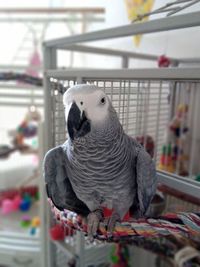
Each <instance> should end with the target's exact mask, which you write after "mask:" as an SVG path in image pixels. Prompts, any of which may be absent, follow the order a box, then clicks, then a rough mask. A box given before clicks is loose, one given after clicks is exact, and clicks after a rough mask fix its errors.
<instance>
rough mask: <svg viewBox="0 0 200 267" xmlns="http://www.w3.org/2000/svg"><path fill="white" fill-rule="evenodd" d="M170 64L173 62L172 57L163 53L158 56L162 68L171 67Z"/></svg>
mask: <svg viewBox="0 0 200 267" xmlns="http://www.w3.org/2000/svg"><path fill="white" fill-rule="evenodd" d="M170 64H171V61H170V59H169V58H168V57H166V56H165V55H162V56H160V57H159V58H158V66H159V67H160V68H167V67H169V65H170Z"/></svg>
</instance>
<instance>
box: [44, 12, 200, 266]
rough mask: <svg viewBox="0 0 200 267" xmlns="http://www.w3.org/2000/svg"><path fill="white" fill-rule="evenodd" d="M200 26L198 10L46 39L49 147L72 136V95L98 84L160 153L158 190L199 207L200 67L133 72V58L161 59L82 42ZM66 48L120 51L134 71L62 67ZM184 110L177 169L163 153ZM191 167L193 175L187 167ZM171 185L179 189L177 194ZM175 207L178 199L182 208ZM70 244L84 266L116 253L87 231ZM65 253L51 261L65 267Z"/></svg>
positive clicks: (132, 129) (127, 126)
mask: <svg viewBox="0 0 200 267" xmlns="http://www.w3.org/2000/svg"><path fill="white" fill-rule="evenodd" d="M199 25H200V23H199V12H196V13H193V14H184V15H180V16H176V17H169V18H164V19H158V20H157V21H154V20H152V21H149V22H144V23H137V24H135V25H127V26H124V27H118V28H113V29H108V30H104V31H99V32H93V33H87V34H84V35H78V36H72V37H69V38H60V39H57V40H52V41H48V42H46V43H45V49H44V63H45V64H44V65H45V79H44V86H45V107H46V108H45V118H46V125H45V131H46V132H45V144H46V145H45V148H46V150H48V149H50V148H52V147H55V146H57V145H60V144H62V143H63V142H64V141H65V140H66V138H67V132H66V123H65V117H64V107H63V102H62V98H63V94H64V92H65V91H66V90H67V89H68V88H69V87H71V86H73V85H75V84H80V83H85V84H95V85H97V86H98V87H100V88H101V89H102V90H104V91H105V93H106V94H107V95H108V96H109V98H110V100H111V102H112V104H113V106H114V108H115V109H116V111H117V114H118V117H119V120H120V122H121V124H122V126H123V128H124V131H125V132H126V133H127V134H128V135H130V136H131V137H133V138H137V139H138V141H139V142H141V143H142V144H143V145H144V147H145V148H146V149H147V151H148V152H149V153H150V154H151V156H152V157H153V158H154V160H155V163H156V166H157V176H158V179H159V186H158V188H159V189H160V190H161V191H163V192H164V194H165V196H166V211H177V210H178V211H199V206H200V202H199V193H200V184H199V183H198V182H197V181H195V179H194V178H195V176H196V175H198V173H199V172H200V170H199V164H198V154H199V150H200V144H199V133H198V124H199V122H200V121H199V116H198V114H199V111H200V110H199V104H198V99H199V97H200V69H199V68H198V67H196V68H177V67H176V68H165V69H158V68H152V69H128V66H129V59H130V58H139V59H147V60H154V61H155V60H156V58H157V57H155V56H151V55H144V54H143V55H141V54H140V55H139V54H134V53H130V52H125V51H121V52H120V51H116V50H109V49H99V48H94V47H87V46H80V45H79V43H81V42H89V41H94V40H103V39H111V38H115V37H124V36H131V35H136V34H138V33H139V34H143V33H153V32H159V31H166V30H173V29H178V28H187V27H192V26H199ZM77 44H78V45H77ZM58 50H72V51H83V52H86V53H88V52H89V53H90V52H91V53H97V54H106V55H108V56H109V55H112V56H113V55H114V56H119V57H120V58H121V59H122V68H127V69H86V68H81V69H75V68H74V69H59V68H58V66H57V51H58ZM171 61H173V62H174V64H177V63H187V62H189V63H192V60H191V59H190V60H181V59H171ZM194 61H195V60H194ZM195 62H196V61H195ZM176 112H179V113H181V114H182V115H183V117H181V119H180V121H179V132H181V133H182V132H183V133H184V135H183V140H182V139H181V142H180V149H179V152H177V154H176V156H177V160H176V161H175V164H174V165H173V169H172V166H170V167H169V166H168V165H170V164H171V163H172V158H170V157H167V156H168V154H166V153H164V154H166V155H165V157H163V146H164V145H165V146H167V149H168V150H169V151H172V148H170V146H168V145H169V143H170V145H173V143H171V138H174V136H173V134H174V132H176V131H178V130H177V129H176V128H175V127H174V124H173V123H175V122H176V120H175V121H174V116H175V115H176ZM171 124H172V125H171ZM186 138H187V140H186V141H187V142H185V143H186V144H187V145H186V146H185V145H184V144H185V143H184V141H185V139H186ZM175 141H177V140H176V139H175ZM179 141H180V140H178V142H179ZM173 142H174V139H173ZM182 151H184V154H183V153H182ZM165 152H166V151H165ZM182 156H184V157H182ZM163 158H164V159H163ZM180 158H181V160H182V161H183V162H181V161H180ZM161 163H162V164H163V163H166V165H167V167H169V168H165V167H166V166H165V164H164V166H165V167H163V166H162V164H161ZM183 166H184V168H185V169H186V170H187V172H182V167H183ZM169 188H170V190H171V189H173V190H174V191H173V190H171V191H170V190H169ZM172 191H173V192H172ZM172 204H173V205H174V204H176V207H175V205H174V206H173V205H172ZM67 242H69V241H67ZM70 242H71V244H70V246H68V245H67V246H65V247H64V249H63V247H62V249H61V250H62V253H63V254H65V256H66V255H68V256H69V254H70V257H72V258H73V257H74V256H76V257H77V260H78V263H79V265H78V266H81V267H82V266H88V265H89V264H94V263H101V262H102V261H101V260H102V259H103V257H105V250H108V247H107V246H108V244H106V245H105V246H104V248H102V250H101V251H100V250H99V244H96V245H95V246H93V247H90V246H89V245H88V244H87V240H86V239H85V237H84V236H83V235H81V234H80V233H78V238H77V236H76V237H74V239H73V241H70ZM73 242H74V243H73ZM56 247H57V249H60V243H56ZM91 249H93V250H95V251H96V253H92V252H94V251H92V250H91ZM54 252H55V249H51V257H52V254H53V253H54ZM90 252H91V253H90ZM47 253H48V252H47ZM92 255H95V256H94V257H93V256H92ZM102 255H104V256H102ZM54 258H55V257H54ZM62 258H63V257H61V256H59V257H57V261H56V263H55V259H54V261H50V263H51V266H63V264H61V265H59V260H61V259H62ZM105 258H106V257H105ZM106 259H107V258H106ZM52 262H53V263H52ZM86 263H87V265H86Z"/></svg>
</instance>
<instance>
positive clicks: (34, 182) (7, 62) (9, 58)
mask: <svg viewBox="0 0 200 267" xmlns="http://www.w3.org/2000/svg"><path fill="white" fill-rule="evenodd" d="M168 2H170V1H166V0H101V1H97V0H84V1H83V0H74V1H68V0H49V1H48V0H40V1H33V0H32V1H31V0H30V1H22V0H15V1H13V0H7V1H1V3H0V34H1V41H0V267H3V266H9V267H17V266H27V267H29V266H30V267H36V266H37V267H40V266H41V267H46V266H52V267H53V266H55V267H56V266H81V267H83V266H100V265H101V266H122V267H123V266H144V267H145V266H148V267H150V266H171V265H170V264H171V262H170V264H169V262H168V261H167V260H165V261H162V259H161V258H159V257H158V256H157V255H156V254H151V253H149V252H146V251H144V250H141V249H138V248H136V247H133V246H130V247H128V246H127V247H125V248H124V250H121V248H119V247H117V248H116V246H115V245H109V246H102V245H101V248H100V249H96V250H95V249H93V246H94V247H95V246H97V245H98V244H92V245H91V244H89V245H88V247H87V248H89V249H90V248H91V252H90V254H91V255H92V256H91V257H92V261H91V262H92V263H87V264H86V263H81V260H80V261H76V257H75V256H77V255H76V253H74V254H73V253H72V252H71V251H72V250H73V249H71V248H69V247H68V246H70V247H73V248H74V247H75V248H76V246H79V250H78V251H79V252H81V249H83V247H84V245H83V243H81V242H79V243H76V242H75V241H74V239H73V236H72V235H71V234H70V233H68V239H66V240H65V241H63V239H64V238H61V239H62V242H58V240H57V235H58V236H59V233H60V232H59V231H61V230H62V229H57V230H56V229H55V221H54V222H53V226H52V223H51V226H48V227H47V225H48V219H47V217H48V208H47V203H46V202H47V201H46V195H45V193H44V192H43V181H42V179H41V177H42V174H41V165H42V159H43V154H44V152H45V148H44V145H43V143H44V139H45V138H48V136H45V137H44V130H43V125H44V122H45V119H44V107H45V104H46V103H45V100H44V87H43V84H44V83H43V42H44V41H47V40H51V39H55V38H60V37H67V36H71V35H76V34H84V33H87V32H91V31H96V30H103V29H106V28H111V27H117V26H122V25H126V24H130V23H131V21H132V20H134V19H135V18H136V17H137V15H141V14H144V13H149V12H151V11H153V10H156V9H158V8H159V7H161V6H164V5H165V4H167V3H168ZM178 2H183V3H184V1H178ZM185 2H187V1H185ZM188 2H191V1H188ZM193 2H195V3H194V5H192V6H190V7H188V8H187V9H184V10H182V11H180V12H179V13H180V14H185V13H191V12H196V11H199V10H200V3H199V1H193ZM186 4H187V3H186ZM164 16H165V15H163V14H162V13H161V14H157V15H155V16H153V18H152V17H151V16H150V17H146V18H145V20H146V21H148V20H151V19H156V18H160V17H164ZM199 43H200V29H199V27H197V28H187V29H180V30H174V31H166V32H161V33H153V34H147V35H143V36H142V35H140V36H135V37H132V36H128V37H125V38H117V39H111V40H110V39H108V40H104V41H99V42H98V47H99V48H106V49H114V50H120V51H121V52H123V51H129V52H131V53H133V52H134V53H138V54H142V55H150V57H151V59H150V60H149V59H148V56H144V57H143V59H142V60H141V58H140V57H139V58H138V57H137V56H136V57H135V58H134V57H131V59H130V61H129V66H128V67H129V68H133V69H134V68H139V69H142V68H154V69H155V68H159V67H163V66H164V67H166V66H169V65H172V66H173V65H176V63H177V61H176V59H185V58H187V59H190V60H189V61H188V62H186V61H184V60H183V61H182V62H181V64H179V66H180V65H181V66H183V67H184V66H187V67H188V66H189V67H191V66H192V67H194V66H195V67H196V66H198V64H199V63H200V60H198V59H199V58H200V49H199ZM92 45H93V43H92ZM191 59H192V60H191ZM124 64H125V65H124V66H123V67H127V66H126V63H124ZM165 64H166V66H165ZM57 65H58V67H59V68H62V69H68V68H74V67H78V68H83V67H84V68H92V69H101V68H106V69H120V68H121V58H117V57H115V56H109V57H108V56H107V55H106V53H105V54H103V55H95V54H91V55H88V54H87V53H85V54H84V53H80V52H78V51H70V49H69V51H62V50H61V51H58V54H57ZM62 82H63V81H62ZM155 88H156V89H155ZM181 88H182V87H181V86H180V88H179V89H177V91H176V96H175V99H176V100H175V102H174V106H173V110H171V111H170V117H169V113H168V111H169V109H170V107H171V106H170V107H169V98H170V97H169V87H165V88H164V89H163V91H162V94H163V95H162V96H161V98H162V100H163V102H162V103H163V105H165V106H164V107H163V112H164V113H163V117H162V118H160V120H163V125H162V130H161V131H160V132H159V134H157V133H156V129H157V128H156V127H158V126H155V127H154V125H153V121H154V120H155V118H157V117H152V119H151V120H150V122H149V125H153V126H152V127H153V128H154V129H153V130H152V131H151V130H149V131H148V130H147V128H145V127H143V128H140V130H138V131H135V132H134V130H133V131H132V130H130V133H129V134H132V135H133V136H136V135H137V137H138V140H139V141H140V142H141V143H143V144H144V145H145V146H146V148H147V150H148V149H149V153H150V154H151V153H153V152H152V150H154V152H155V151H156V152H155V153H157V155H156V156H157V166H158V168H160V169H161V170H164V171H168V172H170V173H176V174H177V175H181V176H183V177H190V178H192V179H193V180H196V181H197V182H198V181H200V164H199V158H198V155H199V152H200V141H199V140H200V137H199V131H198V127H199V126H198V125H199V123H200V121H199V116H198V114H199V112H200V108H199V105H198V101H199V99H200V98H199V97H200V94H199V90H197V88H196V89H195V90H196V91H198V92H196V91H195V94H194V93H191V92H190V89H188V88H189V85H188V86H187V87H184V88H183V90H181ZM54 89H55V88H54ZM154 89H155V90H154V91H153V94H155V95H156V96H157V97H158V96H159V91H158V90H157V89H158V87H156V86H155V84H154ZM156 90H157V91H156ZM191 91H192V90H191ZM180 92H181V93H180ZM192 92H193V91H192ZM55 95H56V94H55ZM156 99H158V98H156ZM195 99H196V100H195ZM120 101H121V100H120ZM145 101H146V100H145ZM156 101H157V100H156ZM142 103H143V105H144V102H142ZM145 103H147V102H145ZM152 103H153V104H152V105H154V104H155V103H156V102H152ZM115 104H116V109H117V108H119V99H116V103H115ZM166 107H167V112H166ZM191 107H192V108H191ZM119 110H120V108H119ZM158 110H159V107H158V108H157V109H156V114H157V112H158ZM140 111H141V114H143V115H142V116H145V114H146V110H140ZM142 112H143V113H142ZM155 116H156V115H155ZM122 119H123V118H122ZM157 119H158V118H157ZM143 123H145V122H144V120H143ZM177 125H178V126H177ZM138 127H139V126H138ZM144 128H145V130H144ZM150 128H151V127H149V129H150ZM135 129H136V128H135ZM188 129H189V130H188ZM144 131H145V133H144ZM175 131H179V134H178V137H177V135H176V133H177V132H176V133H175ZM180 131H182V132H180ZM188 132H189V134H188V135H187V133H188ZM173 134H174V136H175V137H174V136H173V137H172V135H173ZM52 135H53V133H52ZM65 136H66V135H65V133H64V137H65ZM163 136H164V137H163ZM166 136H167V137H166ZM156 138H157V139H159V138H160V139H159V141H157V139H156ZM176 138H179V141H178V142H179V144H180V142H181V151H182V152H181V153H182V154H181V157H178V158H173V156H172V157H171V158H170V160H171V161H170V162H171V163H170V164H171V165H170V164H169V160H168V163H167V164H168V165H167V167H166V166H165V162H163V156H164V155H166V153H168V155H169V153H171V151H172V150H173V147H172V145H173V142H177V140H176ZM180 138H181V141H180ZM169 140H170V141H169ZM171 140H173V141H171ZM174 140H175V141H174ZM191 140H192V141H191ZM59 142H60V139H59ZM59 142H58V143H59ZM55 144H56V143H55ZM191 147H192V152H191ZM166 151H168V152H166ZM152 155H153V154H152ZM170 155H171V154H170ZM173 160H174V162H175V163H174V162H173V163H172V161H173ZM169 165H170V166H169ZM172 191H173V190H172ZM167 192H168V194H169V195H170V189H169V188H168V191H167ZM165 193H166V192H165ZM161 195H162V197H161V198H160V199H161V203H160V207H161V211H163V210H164V206H165V209H166V205H167V209H166V210H168V211H173V212H176V211H180V210H181V211H182V210H183V211H195V210H199V204H200V201H199V199H196V198H195V199H192V200H191V199H190V198H189V200H188V198H187V196H184V194H182V195H181V196H179V198H177V195H176V194H175V195H174V194H172V195H170V197H169V196H168V198H167V201H166V199H165V197H164V195H165V194H164V195H163V194H161ZM184 197H185V199H187V201H185V202H184V201H183V200H184ZM163 199H165V203H164V204H163V201H164V200H163ZM51 227H52V228H51ZM55 231H58V232H56V234H55ZM65 234H66V233H65ZM50 235H51V238H55V239H56V240H54V241H55V242H57V243H56V244H57V245H56V246H55V247H52V244H51V241H50ZM52 235H53V236H54V237H52ZM60 235H61V236H62V237H63V233H60ZM55 236H56V237H55ZM66 236H67V234H66ZM58 239H59V237H58ZM78 240H79V241H80V240H82V241H83V239H80V238H79V239H78ZM55 242H54V243H55ZM47 249H48V251H53V250H56V254H54V255H56V256H55V257H56V258H54V259H50V260H49V255H47V253H46V252H45V251H47ZM117 249H118V250H119V251H120V252H119V253H122V252H123V253H124V255H126V262H125V263H120V262H119V261H118V260H119V257H120V256H119V255H118V254H117V256H116V255H115V252H114V251H117ZM126 249H127V251H126ZM121 251H122V252H121ZM54 252H55V251H54ZM116 253H117V252H116ZM74 255H75V256H74ZM99 255H100V256H99ZM47 256H48V259H47ZM78 256H79V257H80V258H81V256H80V255H78ZM78 256H77V257H78ZM115 256H116V257H117V258H116V257H115ZM118 256H119V257H118ZM95 257H96V258H99V257H100V258H105V260H103V261H102V262H100V263H99V262H95ZM117 264H118V265H117ZM123 264H124V265H123ZM173 266H175V265H173ZM188 266H190V265H188ZM191 266H192V265H191ZM195 266H196V265H195Z"/></svg>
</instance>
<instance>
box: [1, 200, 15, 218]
mask: <svg viewBox="0 0 200 267" xmlns="http://www.w3.org/2000/svg"><path fill="white" fill-rule="evenodd" d="M12 211H13V202H12V200H10V199H5V200H4V202H3V203H2V214H4V215H6V214H9V213H11V212H12Z"/></svg>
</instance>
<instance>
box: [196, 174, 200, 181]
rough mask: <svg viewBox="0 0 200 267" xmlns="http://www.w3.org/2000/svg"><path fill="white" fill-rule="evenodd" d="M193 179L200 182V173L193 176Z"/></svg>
mask: <svg viewBox="0 0 200 267" xmlns="http://www.w3.org/2000/svg"><path fill="white" fill-rule="evenodd" d="M195 180H196V181H197V182H200V174H198V175H197V176H196V177H195Z"/></svg>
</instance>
